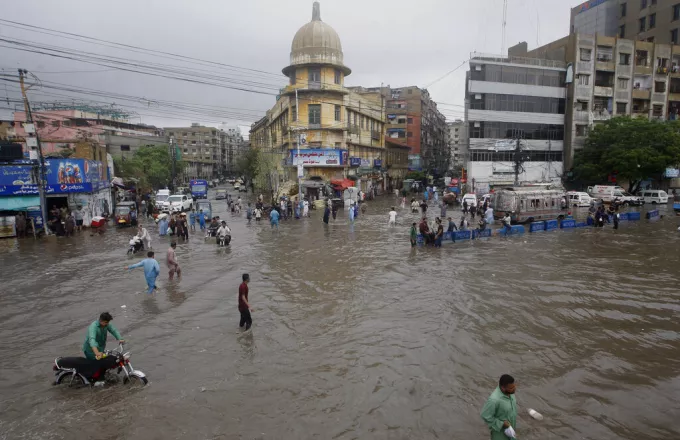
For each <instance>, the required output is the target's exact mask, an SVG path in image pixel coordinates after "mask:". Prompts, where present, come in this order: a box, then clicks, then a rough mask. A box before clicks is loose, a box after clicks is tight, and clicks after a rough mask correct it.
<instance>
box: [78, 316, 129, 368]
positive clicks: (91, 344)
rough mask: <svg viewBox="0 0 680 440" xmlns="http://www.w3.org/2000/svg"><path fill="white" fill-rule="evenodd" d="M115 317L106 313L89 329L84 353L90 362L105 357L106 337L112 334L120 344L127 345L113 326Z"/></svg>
mask: <svg viewBox="0 0 680 440" xmlns="http://www.w3.org/2000/svg"><path fill="white" fill-rule="evenodd" d="M112 319H113V317H112V316H111V314H110V313H109V312H104V313H102V314H101V315H99V319H97V320H95V321H94V322H92V324H90V326H89V327H88V328H87V335H86V336H85V342H84V343H83V353H84V354H85V357H86V358H88V359H90V360H99V359H101V358H102V356H103V355H104V351H105V350H106V335H107V332H109V333H111V334H112V335H113V337H114V338H116V339H117V340H118V342H120V343H121V344H122V343H125V339H123V337H122V336H121V335H120V332H119V331H118V329H117V328H116V327H115V326H114V325H113V324H111V320H112Z"/></svg>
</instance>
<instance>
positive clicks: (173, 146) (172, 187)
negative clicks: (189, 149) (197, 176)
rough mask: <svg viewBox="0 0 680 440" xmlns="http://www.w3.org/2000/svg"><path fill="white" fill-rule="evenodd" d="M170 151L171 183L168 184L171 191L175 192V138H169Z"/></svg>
mask: <svg viewBox="0 0 680 440" xmlns="http://www.w3.org/2000/svg"><path fill="white" fill-rule="evenodd" d="M170 149H171V154H172V182H171V184H170V187H171V191H172V192H174V191H175V174H176V173H177V147H176V146H175V138H174V137H171V138H170Z"/></svg>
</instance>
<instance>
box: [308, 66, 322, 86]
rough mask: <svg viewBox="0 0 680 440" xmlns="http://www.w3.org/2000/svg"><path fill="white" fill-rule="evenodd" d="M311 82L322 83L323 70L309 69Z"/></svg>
mask: <svg viewBox="0 0 680 440" xmlns="http://www.w3.org/2000/svg"><path fill="white" fill-rule="evenodd" d="M309 82H310V83H311V82H316V83H318V82H321V69H319V68H311V67H310V68H309Z"/></svg>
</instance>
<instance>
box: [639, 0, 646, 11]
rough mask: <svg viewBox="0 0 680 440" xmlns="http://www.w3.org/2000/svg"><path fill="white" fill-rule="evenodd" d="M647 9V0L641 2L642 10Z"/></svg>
mask: <svg viewBox="0 0 680 440" xmlns="http://www.w3.org/2000/svg"><path fill="white" fill-rule="evenodd" d="M646 7H647V0H640V9H645V8H646Z"/></svg>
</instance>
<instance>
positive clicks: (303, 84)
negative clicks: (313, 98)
mask: <svg viewBox="0 0 680 440" xmlns="http://www.w3.org/2000/svg"><path fill="white" fill-rule="evenodd" d="M296 90H297V91H298V93H306V92H318V91H324V92H339V93H344V94H348V93H349V91H348V90H347V89H345V88H344V87H343V86H342V85H341V84H335V83H325V82H318V81H309V82H307V81H300V82H298V83H297V84H293V85H287V86H286V87H284V88H282V89H281V90H280V93H281V95H294V94H295V91H296Z"/></svg>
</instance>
